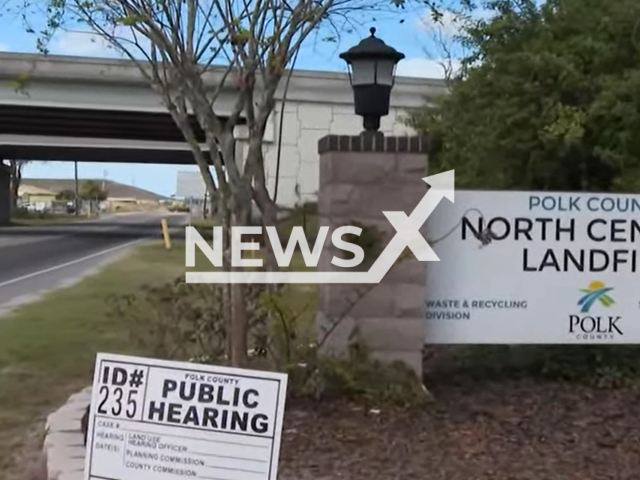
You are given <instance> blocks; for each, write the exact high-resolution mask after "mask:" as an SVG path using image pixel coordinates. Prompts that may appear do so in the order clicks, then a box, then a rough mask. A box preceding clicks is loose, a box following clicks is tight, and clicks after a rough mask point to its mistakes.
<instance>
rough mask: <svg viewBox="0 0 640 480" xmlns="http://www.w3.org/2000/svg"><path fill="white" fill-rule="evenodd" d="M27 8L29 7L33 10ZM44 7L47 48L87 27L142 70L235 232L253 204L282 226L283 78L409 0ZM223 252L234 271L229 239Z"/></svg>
mask: <svg viewBox="0 0 640 480" xmlns="http://www.w3.org/2000/svg"><path fill="white" fill-rule="evenodd" d="M25 1H26V5H27V7H28V8H25V9H23V10H27V9H29V8H31V6H32V5H33V3H32V2H31V1H30V0H25ZM41 1H44V2H46V7H45V9H46V12H47V17H48V18H47V26H46V28H45V29H44V30H43V37H42V38H40V39H39V42H38V44H39V46H40V48H41V49H42V50H46V45H47V43H48V40H49V39H50V38H51V36H52V34H53V33H54V32H55V31H56V30H58V29H60V28H63V26H66V25H69V24H78V23H80V24H82V25H86V26H88V27H89V29H90V30H91V31H92V32H94V33H96V34H98V35H99V36H100V37H102V38H103V39H105V40H106V41H107V42H108V43H109V44H110V45H111V46H112V47H113V48H114V49H115V51H117V52H119V53H121V54H122V55H123V56H124V57H126V58H128V59H129V60H131V61H132V62H133V63H134V64H135V65H136V66H137V67H138V69H139V71H140V73H141V75H142V76H143V77H144V78H145V79H146V80H147V81H148V83H149V85H150V87H151V88H152V89H153V90H154V91H155V92H156V93H157V94H158V95H159V96H160V98H161V99H162V101H163V103H164V105H165V107H166V108H167V110H168V112H169V113H170V114H171V116H172V118H173V120H174V122H175V123H176V125H177V126H178V127H179V128H180V130H181V131H182V134H183V135H184V138H185V140H186V141H187V143H188V144H189V146H190V148H191V152H192V154H193V157H194V161H195V163H196V164H197V166H198V168H199V171H200V173H201V175H202V177H203V179H204V181H205V184H206V187H207V191H208V193H209V196H210V198H211V199H212V204H213V202H215V204H216V207H217V211H218V212H219V215H220V218H221V220H222V223H223V226H224V227H225V228H224V231H225V233H226V234H227V235H228V232H229V228H228V227H230V226H232V225H246V224H247V223H248V221H249V217H250V214H251V207H252V205H253V204H255V205H256V206H257V207H258V209H259V211H260V213H261V221H262V224H263V226H271V225H275V223H276V219H277V207H276V204H275V202H274V201H273V199H272V197H271V196H270V193H269V191H268V189H267V179H266V174H265V168H264V157H263V138H264V135H265V131H266V128H267V122H268V119H269V116H270V115H271V113H272V112H273V110H274V107H275V105H276V91H277V89H278V86H279V84H280V81H281V80H282V77H283V76H284V75H285V72H286V67H287V66H288V65H290V63H291V61H292V59H293V58H294V57H295V55H296V53H297V52H298V51H299V50H300V48H301V46H302V44H303V43H304V42H305V41H306V40H307V39H308V38H309V37H310V36H312V34H318V32H319V31H320V30H322V29H327V30H330V33H329V34H328V35H329V36H331V37H332V38H336V37H337V36H339V35H340V33H341V32H342V31H343V30H345V29H347V28H352V26H353V24H354V23H355V22H357V20H356V19H359V20H364V19H366V16H365V15H364V14H366V13H371V14H373V13H375V14H376V15H379V14H380V13H381V11H384V10H389V11H392V10H395V9H396V8H397V7H405V1H406V2H409V1H410V0H293V1H291V0H160V1H158V0H41ZM425 4H430V1H426V2H425V1H417V2H416V5H420V8H424V5H425ZM229 90H233V91H234V93H235V100H234V102H233V104H232V105H231V106H230V107H228V109H227V110H223V108H222V106H221V101H220V100H221V95H222V93H223V91H224V92H228V91H229ZM241 123H246V127H245V128H246V131H247V139H246V141H247V149H246V154H245V156H244V158H243V159H242V160H241V161H237V159H236V158H235V157H234V150H235V148H234V147H235V140H236V139H235V132H236V128H237V127H238V126H239V125H240V124H241ZM199 131H202V132H204V139H201V138H199V137H198V132H199ZM202 140H204V141H202ZM210 165H212V166H213V174H212V172H211V170H210ZM224 245H225V255H224V259H225V269H229V263H230V261H229V259H230V253H229V250H228V245H229V241H228V237H227V238H225V241H224ZM265 247H266V248H265V251H266V268H268V269H274V268H276V264H275V258H274V256H273V252H272V250H271V248H270V245H265ZM230 289H231V290H232V291H231V292H230V293H229V298H230V300H229V302H228V303H229V304H228V306H227V308H226V310H227V313H228V315H229V316H228V318H230V319H231V332H232V335H231V337H232V342H231V343H232V345H231V348H230V355H231V360H232V363H233V364H234V365H241V364H243V363H244V361H245V359H246V358H245V356H246V350H247V348H246V343H247V342H246V337H247V335H246V321H245V318H244V317H245V314H244V310H245V306H244V295H243V286H242V285H233V286H232V287H230Z"/></svg>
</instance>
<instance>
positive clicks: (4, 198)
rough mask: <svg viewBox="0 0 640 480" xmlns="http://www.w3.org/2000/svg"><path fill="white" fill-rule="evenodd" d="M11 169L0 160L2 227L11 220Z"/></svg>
mask: <svg viewBox="0 0 640 480" xmlns="http://www.w3.org/2000/svg"><path fill="white" fill-rule="evenodd" d="M9 180H10V177H9V167H7V166H6V165H3V163H2V161H1V160H0V225H6V224H8V223H9V222H10V220H11V190H10V188H11V187H10V181H9Z"/></svg>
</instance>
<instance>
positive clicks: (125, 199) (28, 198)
mask: <svg viewBox="0 0 640 480" xmlns="http://www.w3.org/2000/svg"><path fill="white" fill-rule="evenodd" d="M86 181H87V179H82V180H80V181H79V188H80V190H81V191H82V184H83V183H84V182H86ZM91 181H93V182H96V183H98V184H100V185H101V186H102V189H103V190H104V191H106V194H107V199H106V200H105V201H104V202H102V208H103V209H105V210H112V211H115V210H121V209H129V208H131V207H133V206H135V207H137V208H138V209H151V208H158V207H160V206H161V202H162V201H164V200H167V199H166V197H164V196H162V195H158V194H157V193H153V192H150V191H148V190H143V189H142V188H138V187H133V186H131V185H125V184H122V183H118V182H114V181H113V180H91ZM75 188H76V187H75V180H74V179H70V178H61V179H60V178H56V179H52V178H23V179H22V181H21V183H20V189H19V191H18V196H19V197H20V201H21V203H23V204H24V203H29V204H31V205H34V204H37V203H38V202H39V205H42V204H43V203H44V204H47V205H48V206H47V207H46V208H45V209H48V208H50V206H51V204H52V203H53V201H54V200H55V199H56V196H57V195H58V194H59V193H61V192H63V191H71V192H74V191H75ZM37 209H38V210H40V209H41V208H37Z"/></svg>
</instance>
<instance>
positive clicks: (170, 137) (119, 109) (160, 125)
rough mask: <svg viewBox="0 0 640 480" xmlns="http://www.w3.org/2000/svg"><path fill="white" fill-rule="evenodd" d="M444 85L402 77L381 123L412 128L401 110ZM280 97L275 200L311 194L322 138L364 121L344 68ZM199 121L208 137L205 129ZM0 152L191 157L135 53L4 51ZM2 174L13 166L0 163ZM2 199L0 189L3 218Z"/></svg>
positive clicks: (227, 95) (214, 80)
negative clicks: (116, 56) (130, 57)
mask: <svg viewBox="0 0 640 480" xmlns="http://www.w3.org/2000/svg"><path fill="white" fill-rule="evenodd" d="M221 75H222V71H221V70H220V69H216V68H212V70H211V72H210V74H209V76H208V78H207V79H206V81H207V82H208V83H210V84H211V85H212V86H215V85H218V82H219V79H220V78H221ZM23 79H26V81H24V82H21V81H20V80H23ZM17 83H19V84H21V85H17ZM283 83H284V82H283ZM17 86H21V87H23V88H16V87H17ZM444 92H445V85H444V83H443V82H442V81H441V80H430V79H417V78H398V79H397V81H396V85H395V87H394V90H393V93H392V99H391V111H390V114H389V116H387V117H385V118H383V119H382V122H381V123H382V125H381V130H382V131H383V132H384V133H389V134H390V133H393V134H403V133H405V132H407V133H408V128H407V127H405V126H404V125H403V124H402V123H401V122H399V121H398V117H399V115H401V114H402V113H403V112H404V111H406V110H407V109H410V108H414V107H418V106H420V105H422V104H423V102H424V100H425V98H427V99H429V98H433V97H435V96H437V95H440V94H442V93H444ZM276 97H277V99H278V102H277V105H276V110H275V112H274V115H272V116H271V118H270V123H269V126H268V129H267V134H266V137H265V168H266V170H267V176H268V179H269V185H270V188H272V189H273V186H274V181H275V165H276V157H277V150H278V148H277V146H278V142H280V143H281V148H280V150H281V167H280V184H279V185H280V186H279V196H278V203H280V204H284V205H293V204H294V203H295V201H296V194H295V191H296V185H297V186H298V189H299V191H300V192H301V193H302V195H303V197H304V198H308V199H309V198H313V197H315V192H316V191H317V188H318V174H319V164H318V154H317V141H318V139H319V138H321V137H323V136H324V135H327V134H329V133H341V134H357V133H359V132H360V131H361V125H362V121H361V119H360V118H359V117H357V116H356V115H355V114H354V113H353V96H352V91H351V87H350V85H349V80H348V76H347V75H346V74H342V73H330V72H312V71H295V72H294V73H293V74H292V77H291V82H290V86H289V90H288V92H287V96H286V103H284V104H283V102H282V101H281V99H282V98H283V88H281V89H280V91H279V92H278V94H277V96H276ZM235 98H236V93H235V90H234V87H233V83H232V82H229V86H228V87H227V88H225V89H224V90H223V92H222V95H221V96H220V98H219V100H218V102H217V108H218V112H219V114H220V115H221V117H223V118H224V116H225V115H227V114H228V113H229V112H230V111H231V105H232V104H233V102H234V101H235ZM281 112H282V123H280V119H281ZM194 126H196V127H197V125H196V124H195V122H194ZM245 130H246V129H245V128H244V127H242V126H240V127H238V128H237V129H236V132H235V134H236V137H237V140H238V143H237V148H236V151H237V155H238V158H237V160H238V161H241V158H242V155H243V153H244V149H245V148H246V144H245V142H244V139H245V138H246V131H245ZM196 131H197V134H198V136H199V137H200V140H201V141H203V140H204V139H203V133H202V131H201V130H200V129H199V128H196ZM280 131H281V132H282V134H281V135H280ZM2 159H25V160H58V161H61V160H70V161H73V160H77V161H91V162H129V163H168V164H193V159H192V157H191V153H190V151H189V148H188V146H187V145H186V143H185V142H184V140H183V139H182V135H181V133H180V131H179V130H178V129H177V127H176V126H175V125H174V124H173V120H172V119H171V117H170V116H169V114H168V113H167V111H166V109H165V108H164V106H163V105H162V103H161V100H160V97H159V96H158V95H157V94H156V93H155V92H153V91H152V89H151V88H150V87H149V85H148V84H147V82H146V81H145V79H144V78H143V77H142V75H141V74H140V72H139V70H138V68H137V67H136V66H135V65H134V64H133V63H132V62H130V61H127V60H108V59H97V58H80V57H65V56H42V55H33V54H18V53H0V160H2ZM0 163H1V162H0ZM3 176H5V177H6V171H5V170H4V169H1V168H0V177H3ZM3 182H5V180H3V179H2V178H0V197H3V196H4V197H6V195H7V191H6V188H5V187H4V186H3V185H4V183H3ZM5 183H6V182H5ZM4 202H5V200H2V199H0V221H2V215H3V210H5V209H4V204H5V203H4ZM4 219H5V220H6V212H5V214H4Z"/></svg>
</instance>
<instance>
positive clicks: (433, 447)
mask: <svg viewBox="0 0 640 480" xmlns="http://www.w3.org/2000/svg"><path fill="white" fill-rule="evenodd" d="M432 393H433V394H434V395H435V397H436V403H435V404H434V405H433V406H430V407H427V408H423V409H420V410H419V411H413V412H408V411H393V410H391V409H379V410H377V409H371V408H364V407H361V406H357V405H354V404H349V403H335V402H324V403H323V402H319V403H316V402H304V401H290V402H289V403H288V405H287V414H286V417H285V426H284V432H283V445H282V450H281V456H280V458H281V460H280V468H279V471H280V475H279V478H281V479H283V480H311V479H313V480H325V479H326V480H329V479H334V480H337V479H349V480H365V479H366V480H395V479H403V480H404V479H407V480H408V479H417V480H431V479H433V480H435V479H447V480H457V479H464V480H484V479H492V480H543V479H544V480H565V479H566V480H607V479H612V480H613V479H616V480H627V479H640V391H638V390H637V389H635V388H631V387H628V388H619V389H596V388H590V387H587V386H581V385H576V384H563V383H550V382H535V381H532V380H503V381H500V382H479V381H475V380H472V379H469V380H467V381H465V382H463V383H459V384H450V385H440V386H439V387H437V388H433V389H432Z"/></svg>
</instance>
